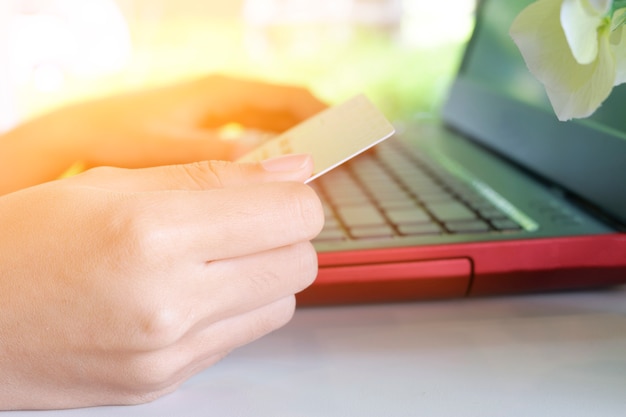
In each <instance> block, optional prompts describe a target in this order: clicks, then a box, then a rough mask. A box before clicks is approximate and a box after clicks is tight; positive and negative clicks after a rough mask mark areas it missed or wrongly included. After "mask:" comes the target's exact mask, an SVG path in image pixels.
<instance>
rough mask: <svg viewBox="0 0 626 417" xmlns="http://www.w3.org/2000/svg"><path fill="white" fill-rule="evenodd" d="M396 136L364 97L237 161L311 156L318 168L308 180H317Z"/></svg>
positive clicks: (338, 107)
mask: <svg viewBox="0 0 626 417" xmlns="http://www.w3.org/2000/svg"><path fill="white" fill-rule="evenodd" d="M393 133H394V128H393V126H392V125H391V123H389V121H388V120H387V119H386V118H385V116H384V115H383V114H382V113H381V112H380V111H379V110H378V109H377V108H376V106H374V105H373V104H372V103H371V102H370V101H369V100H368V99H367V98H366V97H365V96H364V95H358V96H356V97H354V98H352V99H350V100H348V101H346V102H344V103H342V104H339V105H336V106H333V107H329V108H328V109H326V110H324V111H322V112H320V113H318V114H316V115H315V116H313V117H311V118H309V119H307V120H305V121H304V122H302V123H300V124H299V125H297V126H295V127H293V128H291V129H289V130H288V131H286V132H285V133H282V134H280V135H278V136H275V137H274V138H272V139H270V140H269V141H267V142H265V143H263V144H262V145H260V146H259V147H257V148H256V149H253V150H252V151H250V152H248V153H247V154H245V155H243V156H242V157H241V158H239V159H238V160H237V162H255V161H262V160H265V159H268V158H273V157H276V156H280V155H286V154H299V153H307V154H310V155H312V156H313V161H314V164H315V167H314V169H313V174H312V175H311V177H310V178H309V179H308V180H307V181H306V182H307V183H308V182H310V181H313V180H314V179H316V178H317V177H319V176H320V175H322V174H325V173H326V172H328V171H330V170H331V169H333V168H335V167H337V166H339V165H341V164H343V163H344V162H346V161H348V160H349V159H351V158H353V157H355V156H356V155H358V154H360V153H362V152H364V151H366V150H368V149H369V148H371V147H372V146H374V145H376V144H378V143H380V142H382V141H383V140H385V139H387V138H388V137H390V136H391V135H392V134H393Z"/></svg>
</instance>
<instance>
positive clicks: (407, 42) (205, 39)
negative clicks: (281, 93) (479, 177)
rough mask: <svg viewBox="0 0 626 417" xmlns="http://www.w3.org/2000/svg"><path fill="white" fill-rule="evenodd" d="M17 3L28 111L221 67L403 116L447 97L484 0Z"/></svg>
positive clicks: (16, 47)
mask: <svg viewBox="0 0 626 417" xmlns="http://www.w3.org/2000/svg"><path fill="white" fill-rule="evenodd" d="M2 1H4V0H2ZM12 1H14V2H15V4H18V5H19V4H28V8H24V10H20V8H19V7H18V8H17V9H16V10H15V11H14V13H15V14H14V16H13V18H12V19H11V27H10V30H9V32H10V33H9V34H8V35H7V30H6V29H4V30H2V28H0V35H2V36H9V37H10V39H11V45H12V47H11V50H12V53H11V55H10V56H9V57H8V59H4V57H2V56H0V59H1V60H2V61H4V62H9V63H10V65H11V68H12V71H11V74H12V82H13V83H14V84H16V85H18V86H19V88H18V91H17V92H18V96H17V97H16V98H15V102H16V107H17V108H20V109H21V110H20V111H21V113H22V114H21V115H22V117H26V116H28V115H31V114H34V113H37V112H40V111H43V110H46V109H48V108H50V107H52V106H58V105H61V104H64V103H67V102H69V101H73V100H77V99H81V98H86V97H90V96H95V95H102V94H110V93H115V92H118V91H122V90H126V89H128V88H138V87H146V86H152V85H157V84H163V83H169V82H174V81H177V80H182V79H187V78H191V77H197V76H201V75H203V74H208V73H214V72H220V73H229V74H233V75H239V76H246V77H253V78H261V79H266V80H269V81H273V82H281V83H293V84H301V85H304V86H307V87H309V88H311V89H312V90H313V91H314V92H315V93H316V94H318V95H319V96H320V97H321V98H323V99H325V100H327V101H329V102H336V101H340V100H343V99H345V98H347V97H348V96H351V95H354V94H356V93H360V92H365V93H366V94H369V95H370V97H371V98H373V99H374V100H375V101H377V100H378V102H377V104H379V105H382V107H383V108H385V107H386V106H388V107H389V109H388V110H389V111H391V112H398V114H402V113H403V112H406V111H409V109H411V108H414V107H420V106H423V105H424V103H432V102H433V99H432V96H433V95H438V94H440V91H441V89H442V86H444V85H446V82H447V80H449V78H450V75H451V74H452V72H453V70H454V68H455V66H456V63H457V60H458V52H459V51H460V50H461V49H460V47H461V45H462V44H463V43H464V42H465V41H466V40H467V37H468V34H469V32H470V30H471V27H472V25H473V14H472V13H473V9H474V0H437V1H432V0H232V1H229V3H224V2H223V0H28V1H26V0H12ZM1 12H2V11H1V10H0V13H1ZM1 54H2V51H1V50H0V55H1ZM426 64H427V65H426ZM416 68H419V70H420V74H419V75H416V74H415V69H416ZM403 109H404V110H403ZM420 110H422V111H423V110H424V109H420Z"/></svg>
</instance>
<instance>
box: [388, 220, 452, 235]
mask: <svg viewBox="0 0 626 417" xmlns="http://www.w3.org/2000/svg"><path fill="white" fill-rule="evenodd" d="M398 230H399V231H400V233H401V234H403V235H406V236H416V235H438V234H441V233H442V232H443V230H441V228H440V227H439V225H437V224H436V223H421V224H402V225H400V226H398Z"/></svg>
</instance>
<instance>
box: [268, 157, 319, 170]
mask: <svg viewBox="0 0 626 417" xmlns="http://www.w3.org/2000/svg"><path fill="white" fill-rule="evenodd" d="M310 159H311V156H310V155H308V154H291V155H282V156H276V157H274V158H270V159H266V160H265V161H261V165H262V166H263V169H265V170H266V171H272V172H279V171H298V170H300V169H302V168H304V167H305V166H306V164H307V163H308V162H309V160H310Z"/></svg>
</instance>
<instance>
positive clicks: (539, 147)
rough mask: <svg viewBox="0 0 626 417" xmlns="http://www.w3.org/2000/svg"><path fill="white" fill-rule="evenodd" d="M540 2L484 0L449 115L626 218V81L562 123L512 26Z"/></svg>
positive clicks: (601, 207) (568, 188)
mask: <svg viewBox="0 0 626 417" xmlns="http://www.w3.org/2000/svg"><path fill="white" fill-rule="evenodd" d="M533 1H534V0H483V1H481V2H480V3H479V7H478V11H477V20H476V29H475V31H474V34H473V36H472V39H471V41H470V43H469V46H468V48H467V51H466V54H465V56H464V59H463V63H462V65H461V69H460V71H459V74H458V77H457V79H456V80H455V82H454V85H453V87H452V89H451V92H450V96H449V98H448V101H447V103H446V105H445V107H444V119H445V120H446V122H447V123H448V124H450V125H451V126H452V127H454V128H456V129H457V130H460V131H462V132H463V133H465V134H467V135H469V136H470V137H472V138H473V139H474V140H476V141H478V142H480V143H482V144H484V145H486V146H487V147H489V148H490V149H492V150H494V151H496V152H497V153H499V154H501V155H502V156H504V157H506V158H508V159H510V160H512V161H513V162H515V163H517V164H519V165H520V166H522V167H524V168H525V169H527V170H529V171H531V172H533V173H534V174H536V175H538V176H540V177H541V178H543V179H545V180H547V181H549V182H551V183H553V184H556V185H558V186H559V187H560V188H561V189H563V190H564V191H566V192H569V193H571V194H572V195H573V196H576V197H578V198H581V199H582V200H584V201H585V202H587V203H590V206H592V207H593V208H595V209H598V210H600V211H601V212H602V213H604V214H606V215H607V216H608V217H610V218H611V219H613V220H617V221H618V222H620V223H621V224H626V190H625V188H624V183H625V182H626V117H624V108H626V86H622V87H617V88H615V89H614V90H613V93H612V94H611V96H610V97H609V99H608V100H607V101H605V103H604V104H603V105H602V106H601V107H600V109H598V111H596V113H594V115H593V116H591V117H589V118H587V119H581V120H574V121H568V122H560V121H558V120H557V118H556V116H555V115H554V112H553V110H552V108H551V106H550V103H549V101H548V99H547V96H546V94H545V91H544V89H543V86H542V85H541V84H540V83H539V82H538V81H537V80H536V79H535V78H534V77H533V76H532V74H531V73H530V72H529V71H528V69H527V68H526V65H525V63H524V61H523V59H522V56H521V54H520V52H519V50H518V49H517V47H516V45H515V44H514V43H513V41H512V39H511V37H510V35H509V28H510V26H511V23H512V21H513V19H514V18H515V16H517V14H518V13H519V12H520V11H521V10H522V9H523V8H524V7H526V6H527V5H528V4H530V3H532V2H533Z"/></svg>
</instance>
